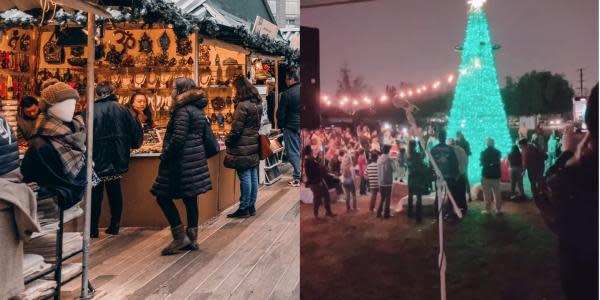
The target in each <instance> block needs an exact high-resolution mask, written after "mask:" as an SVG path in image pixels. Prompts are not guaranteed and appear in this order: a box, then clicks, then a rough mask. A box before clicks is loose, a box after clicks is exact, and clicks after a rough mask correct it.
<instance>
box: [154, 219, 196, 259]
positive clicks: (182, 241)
mask: <svg viewBox="0 0 600 300" xmlns="http://www.w3.org/2000/svg"><path fill="white" fill-rule="evenodd" d="M171 233H172V234H173V241H172V242H171V243H170V244H169V245H168V246H167V247H166V248H164V249H163V250H162V252H161V254H162V255H172V254H175V253H177V251H179V250H182V249H183V248H185V247H187V246H189V245H191V242H190V239H189V238H188V236H187V235H186V234H185V230H184V229H183V225H179V226H176V227H171Z"/></svg>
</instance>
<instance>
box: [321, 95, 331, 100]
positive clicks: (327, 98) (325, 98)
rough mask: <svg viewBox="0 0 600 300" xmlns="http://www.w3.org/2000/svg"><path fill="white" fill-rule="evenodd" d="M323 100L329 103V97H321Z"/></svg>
mask: <svg viewBox="0 0 600 300" xmlns="http://www.w3.org/2000/svg"><path fill="white" fill-rule="evenodd" d="M321 100H323V101H329V97H327V96H326V95H325V96H323V97H321Z"/></svg>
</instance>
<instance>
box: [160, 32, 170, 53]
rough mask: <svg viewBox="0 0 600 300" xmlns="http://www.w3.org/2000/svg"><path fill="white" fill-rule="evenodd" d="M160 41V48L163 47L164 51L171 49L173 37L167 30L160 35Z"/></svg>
mask: <svg viewBox="0 0 600 300" xmlns="http://www.w3.org/2000/svg"><path fill="white" fill-rule="evenodd" d="M158 42H159V43H160V48H161V49H162V51H163V53H166V52H167V50H169V46H170V45H171V39H170V38H169V35H168V34H167V31H166V30H165V32H163V34H162V35H161V36H160V38H159V39H158Z"/></svg>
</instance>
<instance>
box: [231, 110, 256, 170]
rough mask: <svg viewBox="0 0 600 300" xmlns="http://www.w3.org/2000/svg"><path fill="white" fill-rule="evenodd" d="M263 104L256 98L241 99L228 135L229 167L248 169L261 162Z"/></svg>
mask: <svg viewBox="0 0 600 300" xmlns="http://www.w3.org/2000/svg"><path fill="white" fill-rule="evenodd" d="M262 110H263V109H262V105H261V104H260V101H259V100H258V99H255V98H247V99H241V100H240V102H239V103H238V105H237V107H236V108H235V112H234V113H233V123H231V132H230V133H229V136H228V137H227V140H226V142H225V144H226V145H227V155H225V161H224V165H225V167H227V168H231V169H236V170H246V169H251V168H255V167H257V166H258V163H259V162H260V157H259V144H258V143H259V142H258V131H259V129H260V120H261V116H262Z"/></svg>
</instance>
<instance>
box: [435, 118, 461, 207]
mask: <svg viewBox="0 0 600 300" xmlns="http://www.w3.org/2000/svg"><path fill="white" fill-rule="evenodd" d="M446 137H447V136H446V131H445V130H440V131H439V133H438V139H439V144H437V145H436V146H435V147H433V148H432V149H431V156H433V159H434V161H435V163H436V164H437V166H438V168H439V169H440V171H441V173H442V176H443V177H444V180H445V181H446V184H448V189H450V193H451V194H452V197H453V198H454V200H455V201H456V205H457V206H458V207H459V208H460V209H461V210H462V211H463V212H466V210H467V202H466V201H461V199H465V197H464V196H465V195H460V189H458V186H457V179H458V176H459V170H458V159H457V158H456V152H454V148H452V146H449V145H448V144H446ZM461 196H462V197H461ZM436 197H437V195H436ZM436 200H437V198H436ZM436 208H437V205H436ZM449 216H453V213H449Z"/></svg>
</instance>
